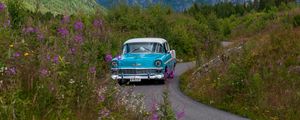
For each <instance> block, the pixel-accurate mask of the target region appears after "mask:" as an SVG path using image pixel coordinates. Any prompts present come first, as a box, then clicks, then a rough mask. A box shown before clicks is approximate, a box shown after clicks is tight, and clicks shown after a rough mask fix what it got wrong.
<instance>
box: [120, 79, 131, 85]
mask: <svg viewBox="0 0 300 120" xmlns="http://www.w3.org/2000/svg"><path fill="white" fill-rule="evenodd" d="M128 82H129V81H128V80H124V79H123V80H122V79H120V80H118V84H119V85H124V84H127V83H128Z"/></svg>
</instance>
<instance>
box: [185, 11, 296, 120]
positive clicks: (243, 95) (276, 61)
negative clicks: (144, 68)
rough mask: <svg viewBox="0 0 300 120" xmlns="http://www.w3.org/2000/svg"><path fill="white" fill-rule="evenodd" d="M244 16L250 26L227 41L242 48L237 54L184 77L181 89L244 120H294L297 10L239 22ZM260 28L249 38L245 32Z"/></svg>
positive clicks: (267, 14)
mask: <svg viewBox="0 0 300 120" xmlns="http://www.w3.org/2000/svg"><path fill="white" fill-rule="evenodd" d="M263 14H265V15H266V16H265V15H263ZM270 15H271V16H272V17H270ZM250 16H255V20H254V21H255V22H254V24H253V23H252V22H249V21H251V20H247V21H248V22H246V23H245V22H241V23H240V25H239V26H238V27H237V28H236V30H233V32H235V33H236V34H235V33H232V34H235V35H233V36H235V37H234V38H232V41H235V42H237V45H238V44H240V43H244V44H243V46H242V49H241V50H240V51H236V53H234V54H231V55H228V56H225V57H224V56H223V59H222V62H221V63H220V64H218V65H217V66H215V67H212V68H211V69H209V70H205V69H203V71H204V72H201V74H200V73H199V74H198V73H197V72H196V74H194V75H192V73H193V71H190V72H187V73H186V74H185V75H184V76H182V79H183V80H182V81H181V83H182V84H181V89H182V90H183V91H184V92H185V93H186V94H187V95H189V96H191V97H192V98H194V99H195V100H197V101H200V102H203V103H206V104H210V105H212V106H215V107H218V108H220V109H224V110H227V111H230V112H234V113H238V114H240V115H242V116H246V117H249V118H250V119H259V120H260V119H262V120H264V119H266V120H268V119H286V120H287V119H295V120H296V119H299V117H300V116H299V114H300V111H299V110H300V105H299V103H300V89H299V85H300V40H299V38H300V27H299V25H300V19H299V18H300V9H297V8H296V9H292V10H288V11H285V12H277V13H276V14H275V13H274V12H269V13H265V12H262V13H255V14H249V15H247V16H245V17H242V18H241V19H249V18H251V17H250ZM267 16H269V17H267ZM262 23H263V24H265V25H264V27H259V28H260V29H256V30H255V31H256V32H255V33H254V34H253V32H249V30H246V29H253V25H256V26H257V25H258V24H262ZM251 24H252V25H251ZM247 25H248V26H251V27H247ZM260 26H261V25H260ZM239 31H240V32H239ZM249 33H250V34H249ZM247 34H248V35H247Z"/></svg>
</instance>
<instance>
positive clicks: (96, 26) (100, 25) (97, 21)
mask: <svg viewBox="0 0 300 120" xmlns="http://www.w3.org/2000/svg"><path fill="white" fill-rule="evenodd" d="M102 24H103V21H102V20H94V22H93V26H94V27H95V28H100V27H102Z"/></svg>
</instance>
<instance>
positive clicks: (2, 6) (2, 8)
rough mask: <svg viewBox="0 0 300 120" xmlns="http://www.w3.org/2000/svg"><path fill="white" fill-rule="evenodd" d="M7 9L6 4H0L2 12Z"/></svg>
mask: <svg viewBox="0 0 300 120" xmlns="http://www.w3.org/2000/svg"><path fill="white" fill-rule="evenodd" d="M4 9H5V4H4V3H0V12H2V11H3V10H4Z"/></svg>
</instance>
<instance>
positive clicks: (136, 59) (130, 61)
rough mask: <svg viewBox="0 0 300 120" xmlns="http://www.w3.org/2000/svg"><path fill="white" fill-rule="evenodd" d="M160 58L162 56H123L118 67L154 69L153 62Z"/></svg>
mask: <svg viewBox="0 0 300 120" xmlns="http://www.w3.org/2000/svg"><path fill="white" fill-rule="evenodd" d="M162 57H163V54H124V55H122V56H121V59H120V60H119V67H128V68H132V67H133V68H145V67H155V66H154V61H156V60H161V58H162Z"/></svg>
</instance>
